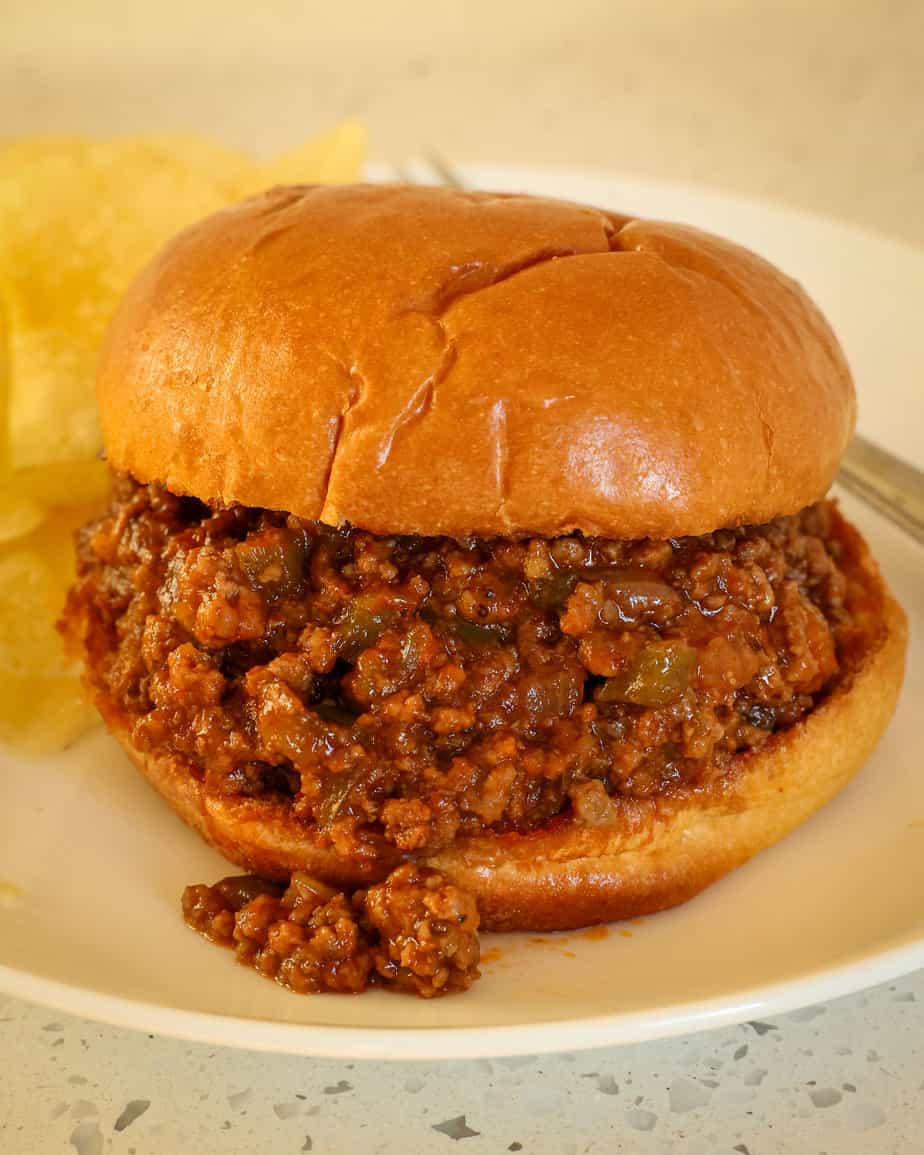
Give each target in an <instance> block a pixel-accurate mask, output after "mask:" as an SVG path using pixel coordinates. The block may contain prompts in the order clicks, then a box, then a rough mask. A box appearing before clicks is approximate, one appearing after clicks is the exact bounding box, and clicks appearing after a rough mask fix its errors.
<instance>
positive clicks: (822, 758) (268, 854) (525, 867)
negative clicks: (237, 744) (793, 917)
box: [108, 520, 907, 930]
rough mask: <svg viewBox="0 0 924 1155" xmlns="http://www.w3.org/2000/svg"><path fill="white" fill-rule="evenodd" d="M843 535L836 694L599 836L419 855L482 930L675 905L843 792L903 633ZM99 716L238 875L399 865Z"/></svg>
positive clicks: (339, 880)
mask: <svg viewBox="0 0 924 1155" xmlns="http://www.w3.org/2000/svg"><path fill="white" fill-rule="evenodd" d="M838 533H839V536H840V538H841V540H842V542H843V543H844V547H845V558H844V561H843V562H842V564H844V567H845V570H846V572H847V573H848V577H849V578H850V579H851V581H852V583H853V589H854V600H855V602H858V603H861V604H862V606H863V607H864V608H863V609H862V612H863V613H864V614H865V616H866V618H867V624H866V641H865V643H864V644H863V646H862V647H861V649H860V652H858V653H856V654H854V655H853V656H852V658H851V666H850V668H849V670H848V672H847V675H846V677H845V678H844V679H843V680H842V682H841V683H840V684H839V685H838V686H837V688H836V689H835V690H834V691H833V693H831V694H830V695H829V696H828V697H827V698H826V699H825V700H824V701H823V702H822V703H821V704H820V705H819V706H818V707H816V709H815V710H813V711H812V713H810V714H808V715H807V716H806V717H805V718H804V719H803V720H802V721H801V722H800V723H799V724H797V725H796V726H794V727H793V728H792V729H790V730H788V731H785V732H781V733H779V734H776V735H774V737H773V738H771V740H770V741H769V742H768V743H767V745H766V746H765V747H764V748H763V749H762V750H760V751H758V752H756V753H753V754H744V755H739V756H738V757H737V758H736V759H735V762H734V763H733V766H732V768H731V770H730V771H729V773H728V774H727V775H726V776H725V777H724V778H723V779H722V780H721V781H720V782H719V783H718V784H717V785H715V786H713V787H711V788H709V789H705V790H702V791H694V790H688V791H686V792H684V793H677V794H674V795H672V796H664V797H661V798H656V799H646V800H643V801H635V800H630V799H619V800H616V801H615V803H614V807H613V813H612V819H611V821H610V823H609V824H608V825H606V826H598V827H587V826H581V825H579V824H578V823H577V822H575V821H573V820H571V819H570V818H558V819H554V820H553V821H552V822H551V823H549V824H548V826H547V827H545V828H544V829H542V830H540V831H537V832H536V833H534V834H529V835H517V834H505V835H496V834H484V835H480V836H478V837H476V838H471V839H468V840H467V841H464V842H457V843H455V844H454V845H453V846H451V847H450V848H449V849H447V850H443V851H440V852H439V853H436V854H432V855H430V856H429V857H425V858H423V859H422V861H424V862H426V863H427V864H428V865H430V866H433V867H436V868H437V869H439V870H442V871H444V872H445V873H446V874H447V875H448V876H450V877H451V878H452V880H453V881H454V882H456V883H457V884H458V885H459V886H462V887H465V888H466V889H467V890H470V891H471V892H472V893H473V894H474V895H475V897H476V898H477V900H478V907H479V910H480V912H481V924H482V926H483V927H484V928H485V929H486V930H566V929H570V928H573V927H578V926H585V925H587V924H589V923H600V922H609V921H612V920H615V919H620V918H632V917H634V916H636V915H642V914H650V913H652V912H654V911H657V910H663V909H665V908H666V907H669V906H675V905H676V904H677V903H680V902H684V901H685V900H686V899H688V898H691V897H692V896H693V895H695V894H697V893H698V892H699V891H701V890H702V889H703V888H704V887H706V886H708V885H709V884H710V883H711V882H714V881H715V880H716V879H717V878H719V877H721V875H723V874H725V873H727V872H728V871H729V870H732V869H733V868H734V867H736V866H739V865H740V864H741V863H742V862H745V861H746V860H747V859H749V858H751V857H752V856H753V855H754V854H756V853H757V852H758V851H760V850H763V849H764V848H765V847H767V846H770V845H771V844H772V843H774V842H776V841H777V840H778V839H780V838H782V837H783V836H784V835H785V834H787V833H788V832H789V831H790V830H792V829H793V828H794V827H795V826H797V825H798V824H799V823H800V822H803V821H804V820H805V819H806V818H808V816H809V815H810V814H812V813H813V811H815V810H817V809H818V808H819V807H820V806H822V805H823V804H824V803H825V802H827V801H828V800H829V799H830V798H831V797H832V796H833V795H834V794H836V793H837V791H838V790H840V789H841V788H842V787H843V786H844V785H845V784H846V783H847V781H848V780H849V779H850V778H851V776H852V775H853V774H854V773H855V772H856V771H857V770H858V769H859V768H860V766H861V765H862V764H863V762H864V761H865V759H866V758H867V756H868V755H869V753H870V751H871V750H872V748H873V746H874V745H875V744H876V741H877V740H878V738H879V736H880V735H881V733H882V731H883V730H884V729H885V727H886V724H887V723H888V720H889V718H890V717H891V714H892V711H893V710H894V708H895V702H896V699H897V697H898V692H899V689H900V687H901V683H902V677H903V673H904V658H905V643H906V633H907V627H906V622H905V615H904V613H903V612H902V610H901V609H900V607H899V606H898V605H897V604H896V602H895V601H894V600H893V599H892V597H891V596H890V594H889V592H888V590H887V589H886V588H885V586H884V584H883V583H882V580H881V578H880V576H879V573H878V570H877V568H876V565H875V563H874V562H873V561H872V559H871V557H870V555H869V552H868V550H867V548H866V546H865V544H864V543H863V541H862V539H861V538H860V537H859V535H858V534H857V533H856V531H855V530H854V529H853V528H852V527H851V526H849V525H848V524H847V523H845V522H843V521H842V520H839V523H838ZM108 720H109V722H110V724H111V727H112V728H113V729H114V731H115V733H116V736H117V737H119V739H120V740H121V741H122V743H123V745H125V747H126V749H127V750H128V752H129V754H130V755H131V756H132V758H133V759H134V760H135V762H136V763H137V764H138V766H139V767H140V768H141V769H142V770H143V771H144V773H145V775H146V776H147V778H148V779H149V781H150V782H151V783H152V785H153V786H154V787H155V789H157V790H158V791H159V792H160V793H161V794H162V795H163V796H164V797H165V798H166V799H167V801H168V802H169V803H170V804H171V806H173V808H174V809H175V810H176V811H177V813H178V814H179V815H180V816H181V817H182V818H183V819H184V820H185V821H186V822H188V823H189V825H190V826H192V827H194V828H195V829H196V830H198V831H199V833H200V834H202V835H203V837H205V838H206V839H207V840H208V841H209V842H211V843H212V845H214V846H215V847H216V848H217V849H218V850H220V851H221V852H222V853H223V854H224V855H225V856H226V857H227V858H229V859H231V861H232V862H236V863H238V864H239V865H241V866H243V867H245V868H246V869H247V870H250V871H253V872H255V873H258V874H264V875H268V876H277V877H280V876H281V877H284V876H287V875H288V874H289V873H290V872H291V871H293V870H307V871H309V872H311V873H313V874H317V875H319V876H321V877H322V878H324V879H326V880H327V881H329V882H331V883H334V884H336V885H340V886H355V885H358V884H361V883H365V882H368V881H370V880H374V879H376V878H379V877H382V876H383V875H384V874H385V873H387V872H388V870H389V869H390V868H391V867H392V866H393V865H396V864H397V862H398V861H399V858H398V856H397V854H396V857H395V860H394V862H387V861H382V860H379V861H378V862H376V863H374V864H372V865H367V866H364V865H363V864H361V863H359V862H356V861H354V860H345V859H342V858H338V857H337V855H336V854H334V853H333V852H332V851H331V850H329V849H327V848H324V847H322V846H319V845H317V843H316V842H315V841H314V839H313V836H312V831H311V828H310V827H308V826H306V825H305V824H303V823H300V822H299V821H298V820H296V819H293V818H292V817H291V816H290V815H289V814H288V812H287V811H286V809H285V808H284V807H282V806H280V805H274V804H270V803H267V802H263V801H253V800H241V801H238V802H235V801H232V800H229V799H215V798H206V797H205V795H204V792H203V791H202V790H201V787H200V785H199V783H198V782H196V781H195V780H194V779H192V778H191V777H190V776H189V774H188V771H187V770H186V768H185V767H183V766H178V765H176V763H174V762H173V761H172V760H171V759H170V758H167V757H155V756H151V755H142V754H140V753H138V752H137V751H135V750H133V749H132V747H131V744H130V742H129V741H128V739H127V735H126V732H125V729H124V727H122V728H120V727H119V725H118V723H117V721H116V719H113V718H110V719H108Z"/></svg>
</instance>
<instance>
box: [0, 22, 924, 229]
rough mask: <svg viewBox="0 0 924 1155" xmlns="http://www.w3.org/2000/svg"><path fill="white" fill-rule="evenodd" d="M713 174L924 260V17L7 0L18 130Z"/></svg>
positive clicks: (3, 106) (10, 100)
mask: <svg viewBox="0 0 924 1155" xmlns="http://www.w3.org/2000/svg"><path fill="white" fill-rule="evenodd" d="M355 114H358V115H361V116H363V117H365V118H366V119H367V121H368V123H369V126H370V130H371V149H372V154H373V156H374V157H376V158H378V159H383V160H399V159H401V158H404V157H407V156H409V155H412V154H415V153H420V152H421V151H423V150H425V149H427V148H431V147H436V148H438V149H440V150H441V151H442V152H444V153H445V154H446V155H448V156H449V157H450V158H451V159H455V160H460V161H463V160H495V161H500V160H503V161H516V162H534V163H558V164H580V165H596V166H601V167H606V168H609V169H616V170H622V171H624V172H627V173H631V174H635V175H653V176H659V177H666V178H670V179H678V180H693V181H698V182H706V183H710V184H715V185H719V186H722V187H724V188H726V189H729V190H732V191H739V192H743V193H748V194H752V195H758V196H768V197H772V198H775V199H778V200H781V201H785V202H788V203H789V204H792V205H796V206H800V207H803V208H809V209H813V210H815V211H817V212H822V213H826V214H831V215H835V216H838V217H840V218H842V219H846V220H849V221H853V222H856V223H859V224H861V225H864V226H866V227H869V228H873V229H878V230H882V231H886V232H889V233H892V234H893V235H897V236H899V237H903V238H906V239H909V240H912V241H915V242H916V243H918V244H924V0H890V2H887V0H882V2H877V0H866V2H863V3H857V2H849V0H843V2H838V0H803V2H796V0H789V2H777V3H767V2H766V0H738V2H733V0H726V2H724V3H723V2H718V0H709V2H702V3H693V2H689V3H684V2H681V0H653V2H649V3H644V2H641V0H637V2H635V3H626V2H615V0H565V2H552V0H532V2H526V0H467V2H452V3H447V2H443V3H440V2H439V0H429V2H426V0H391V2H389V0H366V2H365V3H361V2H357V0H325V2H324V3H295V2H294V0H267V2H264V3H260V2H258V0H251V2H248V3H238V2H235V0H155V2H153V3H147V4H135V3H129V2H126V0H82V2H81V3H77V2H76V0H58V2H57V3H55V2H52V0H0V134H12V133H19V132H36V131H58V130H79V131H97V132H113V131H136V130H145V129H174V128H180V129H190V128H193V129H197V130H201V131H205V132H213V133H216V134H219V135H220V136H223V137H226V138H228V139H229V140H230V141H232V142H236V143H239V144H244V145H247V146H250V147H255V148H258V149H260V150H261V151H271V150H273V149H276V148H280V147H283V146H285V145H287V144H289V143H292V142H294V141H295V140H297V139H298V138H300V137H302V136H303V135H305V134H306V133H309V132H311V131H313V130H315V129H317V128H320V127H323V126H325V125H327V124H329V123H330V122H331V121H332V120H335V119H336V118H338V117H341V116H345V115H355Z"/></svg>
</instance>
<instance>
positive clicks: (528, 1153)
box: [0, 973, 924, 1155]
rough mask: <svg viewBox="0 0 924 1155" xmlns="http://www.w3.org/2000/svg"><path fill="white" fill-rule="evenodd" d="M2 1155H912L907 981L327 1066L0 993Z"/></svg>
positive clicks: (922, 1062)
mask: <svg viewBox="0 0 924 1155" xmlns="http://www.w3.org/2000/svg"><path fill="white" fill-rule="evenodd" d="M0 1046H2V1054H3V1055H4V1057H5V1070H4V1072H3V1078H2V1081H0V1148H2V1150H3V1151H4V1152H9V1153H11V1155H46V1153H51V1152H62V1153H67V1155H74V1152H76V1155H103V1153H104V1152H106V1153H109V1152H111V1153H112V1155H186V1153H187V1152H197V1153H199V1155H212V1153H213V1152H214V1153H216V1155H219V1153H220V1155H250V1153H252V1152H256V1151H272V1152H273V1153H274V1155H289V1153H291V1155H298V1153H300V1152H305V1151H311V1152H314V1153H316V1155H317V1153H321V1152H323V1153H325V1155H327V1153H330V1155H346V1153H349V1155H367V1153H368V1155H372V1153H373V1152H378V1153H381V1155H389V1153H392V1152H401V1153H402V1155H403V1153H405V1152H414V1153H415V1155H431V1153H432V1155H440V1153H444V1155H449V1153H453V1155H488V1153H491V1155H494V1153H502V1152H507V1151H511V1152H515V1151H522V1152H523V1155H593V1153H599V1155H603V1153H604V1152H606V1153H607V1155H609V1153H615V1152H627V1153H630V1155H649V1153H651V1155H654V1153H657V1155H669V1153H672V1152H678V1153H679V1152H683V1153H684V1155H705V1153H706V1152H710V1153H711V1152H727V1153H729V1155H732V1153H734V1152H738V1153H739V1155H810V1153H811V1155H920V1153H921V1151H922V1150H924V1097H922V1090H924V973H919V974H917V975H915V976H913V977H911V978H908V979H904V980H902V981H900V982H897V983H890V984H889V985H887V986H882V987H878V988H876V989H875V990H871V991H868V992H867V993H865V994H860V995H853V996H851V997H849V998H844V999H839V1000H837V1001H836V1002H832V1003H830V1004H828V1005H826V1006H817V1007H807V1008H805V1009H803V1010H800V1011H795V1012H793V1013H792V1014H788V1015H783V1016H780V1017H778V1018H774V1019H772V1020H768V1021H766V1022H753V1023H747V1024H742V1025H741V1026H737V1027H729V1028H727V1029H724V1030H719V1031H713V1032H710V1033H707V1034H700V1035H694V1036H690V1037H687V1038H681V1039H675V1040H668V1041H664V1042H659V1043H649V1044H645V1045H641V1046H631V1047H620V1048H611V1049H607V1050H601V1051H590V1052H585V1053H582V1054H562V1055H555V1056H548V1055H546V1056H541V1057H535V1058H533V1057H523V1058H512V1059H496V1060H492V1061H488V1060H479V1061H475V1062H465V1063H461V1062H460V1063H345V1062H331V1061H327V1060H314V1059H303V1058H289V1057H284V1056H273V1055H258V1054H248V1053H246V1052H236V1051H229V1050H221V1049H218V1050H216V1049H214V1048H212V1047H207V1046H202V1045H198V1044H191V1043H183V1042H178V1041H174V1040H171V1039H161V1038H155V1037H154V1036H152V1035H141V1034H137V1035H136V1034H131V1033H129V1032H126V1031H120V1030H115V1029H112V1028H110V1027H103V1026H99V1025H97V1024H95V1023H90V1022H86V1021H84V1020H82V1019H75V1018H69V1017H68V1016H66V1015H61V1014H58V1013H56V1012H51V1011H48V1010H44V1009H42V1008H39V1007H33V1006H29V1005H27V1004H25V1003H20V1002H14V1001H12V1000H3V999H0Z"/></svg>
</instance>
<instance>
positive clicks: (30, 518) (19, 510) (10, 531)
mask: <svg viewBox="0 0 924 1155" xmlns="http://www.w3.org/2000/svg"><path fill="white" fill-rule="evenodd" d="M44 520H45V507H44V505H41V504H40V503H39V502H38V501H35V500H34V499H33V498H31V497H28V496H23V495H22V494H20V493H17V492H11V491H7V490H6V489H0V545H2V544H3V543H4V542H7V541H12V540H14V539H15V538H17V537H23V536H24V535H25V534H28V533H31V532H32V531H33V530H34V529H36V528H37V527H38V526H40V525H41V524H42V522H43V521H44Z"/></svg>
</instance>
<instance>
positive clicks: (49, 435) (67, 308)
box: [0, 137, 253, 468]
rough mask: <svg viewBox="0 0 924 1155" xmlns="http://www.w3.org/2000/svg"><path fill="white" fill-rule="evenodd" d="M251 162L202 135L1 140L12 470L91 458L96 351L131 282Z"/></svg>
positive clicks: (217, 202)
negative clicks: (9, 142) (175, 234)
mask: <svg viewBox="0 0 924 1155" xmlns="http://www.w3.org/2000/svg"><path fill="white" fill-rule="evenodd" d="M252 167H253V162H252V161H250V160H249V159H248V158H247V157H245V156H243V155H242V154H238V153H235V152H232V151H231V150H229V149H225V148H222V147H221V146H219V145H216V144H212V143H210V142H208V141H203V140H190V139H187V138H182V137H181V138H156V137H154V138H141V139H132V138H125V139H114V140H80V139H69V138H63V139H52V140H49V139H39V140H24V141H17V142H14V143H12V144H9V145H6V146H4V147H2V148H0V268H2V269H3V270H4V272H3V276H4V280H5V294H6V296H7V307H8V309H9V313H10V316H9V335H8V343H9V362H10V410H9V426H10V441H11V445H10V458H11V465H12V467H13V468H21V467H23V466H30V465H38V464H43V463H45V462H54V463H63V462H69V461H81V460H86V459H87V458H90V457H92V456H93V455H94V454H95V453H96V451H97V450H98V449H99V431H98V425H97V420H96V412H95V404H94V398H93V377H94V363H95V358H96V350H97V348H98V346H99V341H100V337H101V336H102V332H103V329H104V328H105V325H106V322H107V320H108V319H109V316H110V315H111V313H112V311H113V309H114V307H115V304H116V302H117V301H118V299H119V297H120V296H121V294H122V293H123V292H124V290H125V288H126V287H127V285H128V283H129V281H130V280H131V279H132V277H133V276H134V274H135V273H136V272H137V271H138V269H139V268H140V267H141V266H142V265H143V264H144V262H145V261H146V260H148V258H149V257H150V256H151V255H152V254H153V253H154V252H155V251H156V249H157V248H158V247H159V246H160V245H161V244H162V243H163V242H164V241H165V240H166V239H167V238H168V237H170V236H172V235H173V234H174V233H175V232H176V231H177V230H178V229H180V228H182V227H183V226H184V225H186V224H189V223H190V221H192V220H195V219H196V218H197V217H200V216H203V215H205V214H206V213H209V212H212V211H214V210H215V209H217V208H219V207H221V206H222V205H224V204H226V203H227V202H228V201H229V200H232V199H234V197H235V196H236V194H237V190H238V188H239V187H240V185H241V182H242V180H243V179H244V177H245V176H246V174H248V173H249V172H250V171H252Z"/></svg>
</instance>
